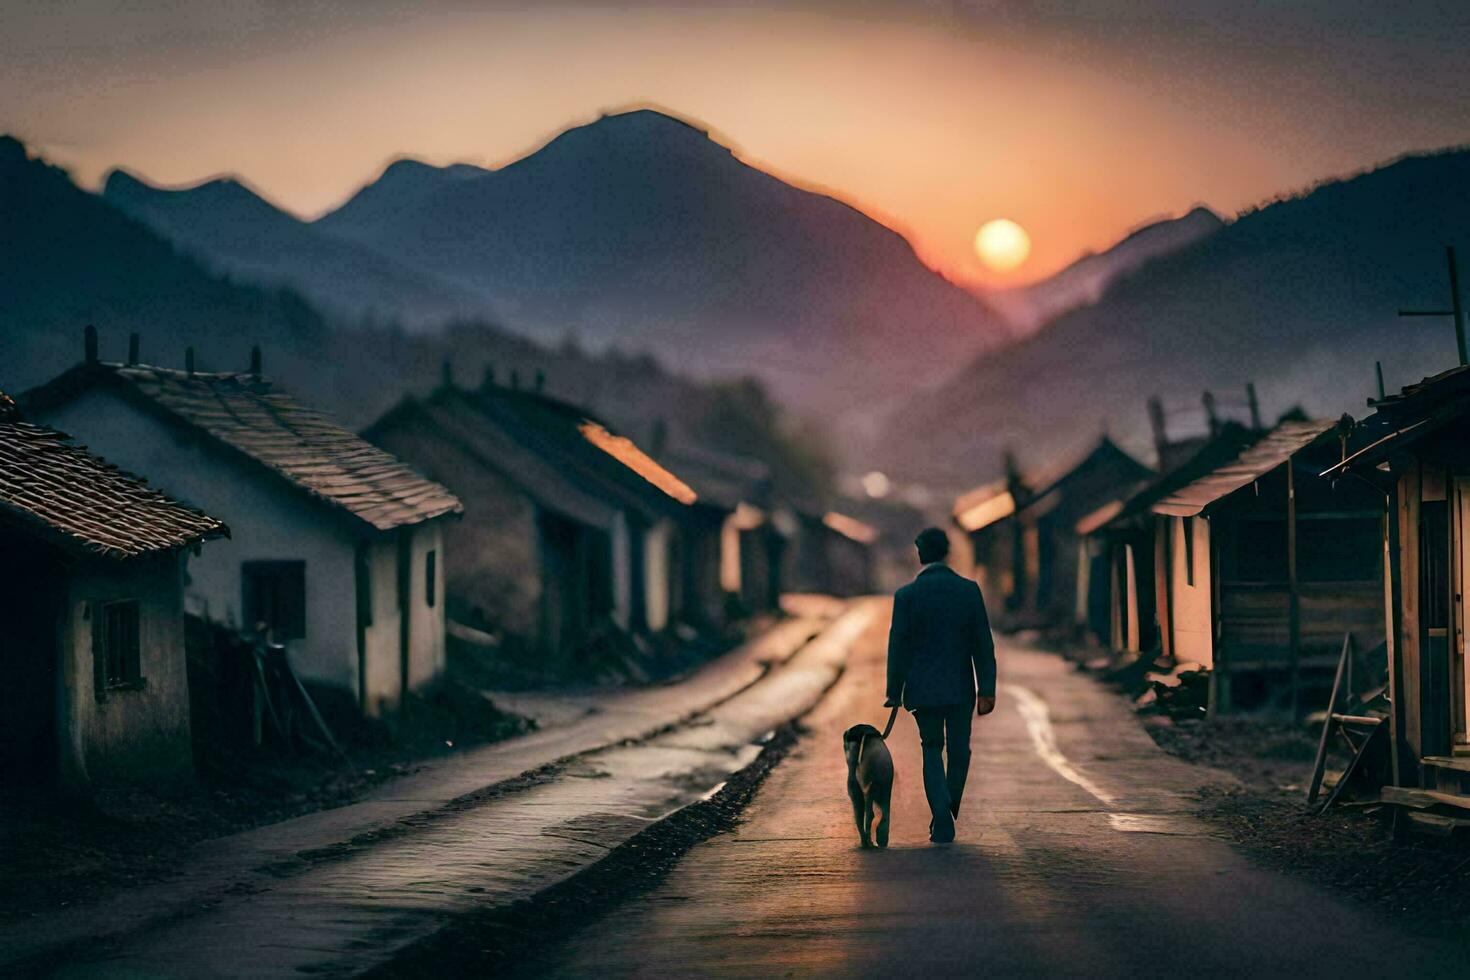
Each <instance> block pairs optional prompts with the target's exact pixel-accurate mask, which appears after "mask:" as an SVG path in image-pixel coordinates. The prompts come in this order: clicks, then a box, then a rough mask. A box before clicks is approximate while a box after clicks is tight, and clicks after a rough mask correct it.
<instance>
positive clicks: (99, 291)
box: [0, 136, 328, 391]
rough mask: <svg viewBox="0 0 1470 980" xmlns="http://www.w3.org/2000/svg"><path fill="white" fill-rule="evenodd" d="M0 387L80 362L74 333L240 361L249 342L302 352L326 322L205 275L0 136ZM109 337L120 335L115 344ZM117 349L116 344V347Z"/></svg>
mask: <svg viewBox="0 0 1470 980" xmlns="http://www.w3.org/2000/svg"><path fill="white" fill-rule="evenodd" d="M0 320H3V323H4V326H3V328H0V384H3V386H4V387H5V388H7V389H8V390H11V391H19V390H22V389H24V388H25V387H27V386H29V385H32V384H35V383H38V382H40V381H43V380H45V379H46V378H47V377H49V376H50V375H51V374H53V373H56V372H58V371H60V370H61V369H62V368H64V367H66V366H68V365H70V364H72V363H74V362H75V361H77V360H78V359H80V357H81V336H82V328H83V327H84V326H85V325H86V324H88V323H93V324H96V325H97V327H98V328H99V329H100V330H103V331H104V332H105V333H106V334H108V335H110V336H111V337H112V338H113V346H112V348H111V349H110V350H107V351H105V352H104V353H105V354H106V355H108V356H112V357H121V356H122V355H123V354H124V353H125V351H126V346H125V345H126V335H127V333H129V332H131V331H136V332H138V333H139V334H141V335H142V343H143V350H144V354H145V355H146V356H147V357H149V358H151V359H153V360H154V361H155V363H164V364H182V363H183V356H184V347H185V345H187V344H194V345H196V346H198V348H199V357H200V366H201V367H204V366H206V365H211V364H213V365H239V366H240V367H242V368H243V367H244V366H245V365H246V364H247V363H248V357H249V348H250V345H251V344H252V343H257V342H258V343H262V344H266V345H268V346H271V347H274V348H276V349H283V350H288V351H292V352H294V353H296V354H298V355H299V356H301V357H302V358H310V357H313V356H315V355H316V353H317V352H318V351H320V350H321V348H322V345H323V343H324V342H325V340H326V338H327V335H328V329H327V326H326V324H325V322H324V321H323V319H322V317H321V316H320V315H319V314H318V313H316V311H314V310H313V309H311V308H310V307H309V306H308V305H307V304H306V303H305V302H304V301H302V300H301V299H300V298H299V297H298V296H296V295H294V294H292V293H289V292H284V291H268V290H264V289H257V288H252V287H246V286H240V285H237V284H234V283H230V282H227V281H225V280H223V279H220V278H218V277H216V276H213V275H211V274H210V273H209V272H208V271H207V270H205V269H204V267H203V266H201V265H200V264H199V263H198V262H196V261H194V260H193V259H190V258H188V257H186V256H184V255H182V254H180V253H179V252H178V251H176V250H175V248H174V247H173V246H172V245H170V244H169V243H168V242H166V241H164V240H163V239H162V238H160V237H159V236H158V235H156V234H154V233H153V232H151V231H150V230H148V229H147V228H145V227H144V226H143V225H141V224H139V223H138V222H136V221H134V220H132V219H131V218H128V217H127V216H125V215H123V214H122V213H120V212H119V211H117V210H116V209H115V208H113V207H112V206H111V205H110V204H108V203H107V202H105V201H103V200H102V199H101V198H98V197H96V196H94V195H92V194H88V193H86V192H84V191H82V190H81V189H79V188H78V187H77V186H76V185H75V184H73V183H72V181H71V179H70V177H68V176H67V174H66V172H65V171H63V170H60V169H58V168H56V167H52V166H50V165H48V164H46V163H44V162H43V161H40V160H32V159H29V158H28V157H27V154H26V150H25V147H24V146H23V145H22V144H21V143H20V142H18V141H17V140H14V139H11V138H10V137H5V136H0ZM118 338H121V339H120V340H119V339H118ZM119 344H121V345H123V346H121V347H120V346H119Z"/></svg>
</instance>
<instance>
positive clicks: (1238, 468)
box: [1151, 421, 1337, 517]
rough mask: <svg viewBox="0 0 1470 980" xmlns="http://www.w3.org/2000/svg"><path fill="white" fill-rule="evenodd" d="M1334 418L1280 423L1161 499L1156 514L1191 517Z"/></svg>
mask: <svg viewBox="0 0 1470 980" xmlns="http://www.w3.org/2000/svg"><path fill="white" fill-rule="evenodd" d="M1336 425H1337V423H1336V422H1333V421H1325V422H1323V421H1317V422H1283V423H1281V424H1280V425H1278V426H1277V427H1276V428H1274V429H1272V430H1271V431H1270V432H1268V433H1267V434H1266V435H1265V436H1263V437H1261V439H1260V440H1259V441H1257V442H1256V443H1254V444H1253V445H1252V446H1250V448H1248V449H1245V450H1243V451H1242V452H1241V453H1239V454H1238V455H1236V456H1235V457H1234V458H1232V459H1231V460H1229V461H1228V462H1226V463H1223V464H1222V465H1220V466H1217V467H1216V468H1215V469H1213V470H1211V471H1210V472H1209V473H1207V474H1205V475H1204V476H1202V477H1199V478H1198V479H1196V480H1194V481H1193V482H1191V483H1188V484H1185V485H1184V486H1183V487H1180V488H1179V489H1178V490H1175V491H1174V492H1172V493H1171V494H1169V495H1168V496H1166V497H1164V498H1162V499H1160V500H1159V501H1158V502H1157V503H1155V504H1154V505H1153V507H1152V508H1151V509H1152V510H1153V512H1154V513H1155V514H1165V515H1168V516H1171V517H1194V516H1195V515H1197V514H1199V513H1201V512H1203V511H1204V510H1205V509H1206V508H1207V507H1209V506H1210V505H1211V504H1213V503H1214V502H1215V501H1217V500H1219V499H1221V498H1222V497H1225V496H1228V495H1229V494H1232V493H1234V492H1235V491H1236V490H1239V489H1240V488H1241V487H1243V486H1245V485H1246V484H1249V483H1253V482H1255V481H1256V480H1258V479H1260V478H1261V477H1263V476H1265V475H1266V474H1267V473H1269V472H1271V471H1272V470H1274V469H1275V468H1276V467H1278V466H1280V465H1281V464H1282V463H1285V462H1286V461H1287V460H1288V459H1290V458H1291V457H1292V456H1294V455H1296V453H1298V452H1300V451H1301V450H1303V449H1305V448H1306V447H1307V446H1309V445H1311V444H1312V443H1314V442H1316V441H1317V440H1318V439H1320V438H1321V437H1322V436H1323V434H1325V433H1327V432H1330V431H1331V430H1332V429H1334V428H1335V427H1336Z"/></svg>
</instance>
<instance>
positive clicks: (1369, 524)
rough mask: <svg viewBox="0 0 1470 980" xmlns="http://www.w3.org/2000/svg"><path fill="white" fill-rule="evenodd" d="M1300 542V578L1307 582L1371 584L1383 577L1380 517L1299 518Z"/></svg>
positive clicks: (1298, 560)
mask: <svg viewBox="0 0 1470 980" xmlns="http://www.w3.org/2000/svg"><path fill="white" fill-rule="evenodd" d="M1296 541H1297V547H1296V572H1297V578H1298V579H1300V580H1301V581H1303V582H1371V581H1375V580H1377V579H1378V577H1379V575H1380V566H1381V565H1382V561H1381V559H1382V556H1383V522H1382V520H1381V519H1380V518H1377V517H1344V518H1325V517H1324V518H1316V519H1314V518H1299V519H1298V520H1297V525H1296Z"/></svg>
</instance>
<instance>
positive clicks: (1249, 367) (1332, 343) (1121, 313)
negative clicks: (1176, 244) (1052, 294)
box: [871, 149, 1470, 488]
mask: <svg viewBox="0 0 1470 980" xmlns="http://www.w3.org/2000/svg"><path fill="white" fill-rule="evenodd" d="M1466 187H1470V149H1456V150H1450V151H1444V152H1440V153H1435V154H1428V155H1420V156H1411V157H1406V158H1404V159H1401V160H1398V161H1396V162H1394V163H1392V164H1389V165H1387V166H1384V167H1382V168H1379V169H1377V170H1373V171H1371V172H1367V173H1363V174H1360V175H1357V176H1354V177H1351V178H1348V179H1344V180H1337V181H1332V182H1329V183H1324V184H1321V185H1319V186H1317V187H1316V188H1314V189H1312V190H1311V191H1309V192H1307V193H1304V194H1302V195H1300V196H1296V197H1292V198H1289V199H1283V200H1278V201H1275V202H1273V203H1270V204H1268V205H1265V206H1262V207H1260V208H1259V209H1256V210H1254V211H1252V212H1249V213H1247V214H1244V215H1242V216H1241V217H1239V218H1238V219H1236V220H1235V221H1232V222H1231V223H1230V224H1228V225H1227V226H1226V227H1224V228H1222V229H1220V230H1218V231H1216V232H1215V233H1213V234H1211V235H1207V236H1206V237H1204V238H1202V239H1200V240H1198V241H1196V242H1195V243H1194V244H1192V245H1190V246H1187V247H1185V248H1183V249H1181V250H1179V251H1176V252H1173V253H1171V254H1167V255H1165V256H1162V257H1160V258H1157V259H1154V260H1153V261H1151V262H1149V263H1147V264H1146V265H1144V266H1143V267H1141V268H1140V269H1138V270H1137V271H1136V272H1134V273H1133V274H1131V275H1129V276H1127V277H1124V278H1122V279H1120V280H1118V281H1117V282H1115V283H1114V284H1113V285H1112V287H1111V288H1110V289H1109V290H1108V291H1107V293H1106V294H1105V295H1104V296H1103V297H1102V298H1101V299H1100V300H1099V301H1098V302H1096V303H1095V304H1092V305H1090V306H1085V307H1081V308H1078V309H1075V310H1072V311H1070V312H1068V313H1065V314H1063V315H1062V316H1060V317H1058V318H1056V319H1054V320H1052V321H1051V322H1049V323H1048V324H1046V325H1045V326H1043V327H1042V328H1041V329H1040V330H1039V331H1037V332H1036V333H1035V334H1034V335H1033V336H1031V337H1029V338H1027V339H1026V340H1024V341H1022V342H1020V343H1018V344H1016V345H1014V346H1012V347H1010V348H1008V349H1006V350H1004V351H1000V352H997V353H993V354H989V355H985V356H982V357H980V358H977V359H975V360H974V361H973V362H972V363H971V364H970V365H969V366H968V367H967V368H965V369H964V370H962V371H961V372H959V373H958V374H957V375H956V376H955V377H954V378H953V379H951V380H950V381H949V382H948V383H946V384H945V385H943V386H942V387H940V388H938V389H937V390H934V391H931V392H926V393H922V394H920V395H919V396H917V397H916V398H915V399H913V400H912V401H911V402H910V403H908V404H907V405H905V406H904V407H903V408H902V409H901V410H899V411H898V412H896V413H895V414H894V415H893V416H892V417H890V418H889V419H888V420H887V423H886V427H885V429H884V430H883V431H882V433H881V435H880V436H879V437H878V438H877V439H875V440H874V441H873V443H872V449H871V452H872V458H873V459H874V461H875V464H876V465H880V466H882V467H884V468H886V469H887V471H888V472H889V473H890V474H903V475H904V476H906V477H909V478H912V479H915V480H918V481H922V482H928V483H929V484H931V485H934V486H937V487H946V488H954V487H963V486H966V485H969V484H973V483H975V482H978V481H979V480H980V479H982V478H984V477H987V476H989V475H991V474H993V473H995V472H997V471H999V469H1000V454H1001V450H1002V448H1003V447H1006V446H1010V447H1014V448H1015V449H1016V450H1017V451H1018V452H1019V453H1020V454H1021V455H1022V456H1023V458H1024V460H1026V461H1030V462H1033V463H1035V462H1043V461H1045V460H1047V459H1050V458H1053V457H1055V456H1057V455H1059V454H1061V453H1063V452H1065V451H1067V450H1068V449H1069V448H1071V447H1075V446H1078V445H1081V444H1083V443H1085V442H1086V441H1088V440H1089V439H1091V438H1094V437H1095V436H1096V434H1097V432H1098V430H1099V429H1101V428H1104V427H1106V428H1107V429H1108V430H1109V431H1111V432H1112V433H1114V434H1115V435H1117V436H1119V437H1122V438H1131V439H1132V441H1133V445H1135V446H1147V445H1148V439H1147V438H1146V437H1144V435H1143V434H1144V433H1145V432H1146V431H1147V423H1146V413H1145V408H1144V402H1145V399H1146V398H1148V396H1150V395H1153V394H1157V395H1159V396H1161V397H1162V398H1163V399H1164V401H1165V404H1166V405H1168V406H1171V407H1173V406H1198V405H1199V404H1200V392H1201V390H1202V389H1207V388H1208V389H1213V390H1214V391H1216V392H1217V393H1219V394H1220V395H1221V396H1222V398H1223V397H1224V396H1225V395H1227V394H1229V393H1232V392H1238V391H1239V390H1240V386H1242V385H1244V384H1245V383H1246V382H1247V381H1254V382H1255V384H1256V387H1257V389H1258V391H1259V392H1260V395H1261V398H1262V401H1263V403H1264V407H1265V409H1266V415H1267V416H1268V417H1274V414H1275V413H1277V412H1279V411H1281V410H1283V409H1286V408H1288V407H1290V406H1291V405H1293V404H1295V403H1297V402H1300V403H1302V404H1303V405H1304V406H1305V408H1306V409H1307V410H1308V411H1309V412H1311V413H1312V414H1315V415H1319V416H1331V415H1335V414H1338V413H1341V412H1345V411H1346V412H1353V413H1355V414H1359V415H1361V414H1363V412H1364V399H1365V397H1366V396H1368V395H1371V394H1373V393H1374V368H1373V362H1374V361H1375V360H1381V361H1382V362H1383V369H1384V373H1385V376H1386V378H1387V381H1388V384H1389V386H1390V387H1393V386H1401V385H1404V384H1407V383H1409V382H1412V381H1416V380H1418V379H1419V378H1421V377H1423V376H1425V375H1427V374H1430V373H1433V372H1435V371H1437V370H1440V369H1443V368H1445V367H1448V366H1452V365H1453V364H1454V358H1455V341H1454V332H1453V328H1452V326H1451V324H1450V322H1449V320H1448V318H1428V317H1422V318H1400V317H1398V316H1397V315H1396V312H1397V310H1399V309H1400V308H1417V309H1445V308H1447V307H1448V303H1449V287H1448V276H1447V273H1446V265H1445V253H1444V247H1445V246H1446V245H1458V246H1459V248H1460V253H1459V254H1460V255H1461V256H1462V257H1467V258H1470V195H1467V194H1466V193H1465V188H1466ZM1462 261H1463V259H1462ZM1194 414H1195V415H1196V416H1198V415H1199V414H1200V413H1199V411H1198V409H1197V408H1196V409H1195V412H1194Z"/></svg>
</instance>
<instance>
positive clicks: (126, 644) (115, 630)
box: [92, 599, 143, 690]
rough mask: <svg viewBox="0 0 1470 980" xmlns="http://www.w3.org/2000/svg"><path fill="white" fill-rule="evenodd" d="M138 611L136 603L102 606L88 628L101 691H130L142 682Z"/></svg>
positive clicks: (109, 603)
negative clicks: (127, 689) (125, 688)
mask: <svg viewBox="0 0 1470 980" xmlns="http://www.w3.org/2000/svg"><path fill="white" fill-rule="evenodd" d="M140 615H141V614H140V610H139V605H138V601H137V600H136V599H128V600H125V601H122V602H107V603H103V604H102V606H101V608H100V609H99V611H98V615H97V619H96V621H95V622H94V623H93V624H92V630H93V632H92V643H93V651H92V652H93V655H94V656H95V657H96V658H97V664H98V675H97V676H98V680H99V681H101V684H100V685H99V686H100V687H101V688H102V689H104V690H105V689H108V688H119V687H133V686H135V685H137V684H138V683H139V682H140V681H141V680H142V679H143V665H142V642H141V636H140V627H139V619H140Z"/></svg>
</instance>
